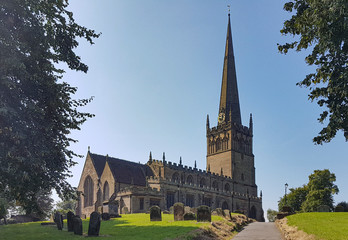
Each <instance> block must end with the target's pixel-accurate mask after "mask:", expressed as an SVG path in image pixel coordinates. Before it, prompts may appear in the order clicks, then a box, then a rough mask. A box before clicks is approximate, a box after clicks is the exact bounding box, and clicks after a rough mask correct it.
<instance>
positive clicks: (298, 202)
mask: <svg viewBox="0 0 348 240" xmlns="http://www.w3.org/2000/svg"><path fill="white" fill-rule="evenodd" d="M307 194H308V187H307V186H306V185H304V186H302V187H298V188H290V193H289V194H287V196H286V200H285V197H283V198H281V199H280V201H279V203H278V209H279V211H281V210H282V208H283V207H284V206H289V207H291V210H292V211H293V212H299V211H301V206H302V203H303V202H304V201H305V200H306V196H307Z"/></svg>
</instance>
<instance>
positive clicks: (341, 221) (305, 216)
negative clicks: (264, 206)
mask: <svg viewBox="0 0 348 240" xmlns="http://www.w3.org/2000/svg"><path fill="white" fill-rule="evenodd" d="M287 219H288V225H290V226H297V227H298V229H300V230H302V231H304V232H306V233H308V234H313V235H315V236H316V238H317V239H323V240H348V213H347V212H332V213H331V212H330V213H321V212H320V213H319V212H315V213H300V214H295V215H291V216H288V217H287Z"/></svg>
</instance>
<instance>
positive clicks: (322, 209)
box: [317, 205, 330, 212]
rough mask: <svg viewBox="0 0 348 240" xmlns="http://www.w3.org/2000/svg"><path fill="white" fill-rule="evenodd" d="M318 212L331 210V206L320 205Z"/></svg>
mask: <svg viewBox="0 0 348 240" xmlns="http://www.w3.org/2000/svg"><path fill="white" fill-rule="evenodd" d="M317 212H330V207H329V206H327V205H320V206H319V207H318V208H317Z"/></svg>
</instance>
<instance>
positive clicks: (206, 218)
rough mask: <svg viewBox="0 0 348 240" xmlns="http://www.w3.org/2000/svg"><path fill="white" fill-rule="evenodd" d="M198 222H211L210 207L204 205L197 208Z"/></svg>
mask: <svg viewBox="0 0 348 240" xmlns="http://www.w3.org/2000/svg"><path fill="white" fill-rule="evenodd" d="M197 222H211V212H210V207H208V206H205V205H202V206H199V207H198V208H197Z"/></svg>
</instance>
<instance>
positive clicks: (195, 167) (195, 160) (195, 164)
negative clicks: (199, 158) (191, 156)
mask: <svg viewBox="0 0 348 240" xmlns="http://www.w3.org/2000/svg"><path fill="white" fill-rule="evenodd" d="M195 169H197V162H196V160H195Z"/></svg>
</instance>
